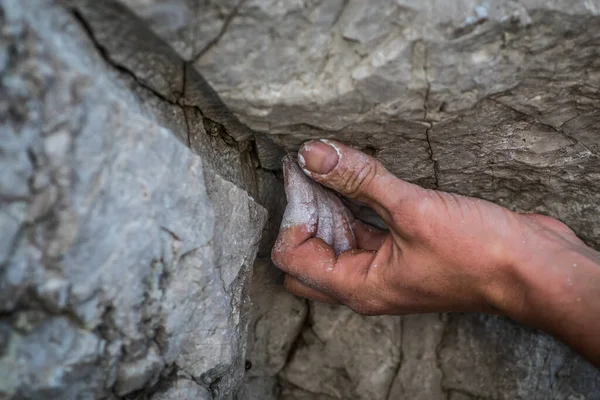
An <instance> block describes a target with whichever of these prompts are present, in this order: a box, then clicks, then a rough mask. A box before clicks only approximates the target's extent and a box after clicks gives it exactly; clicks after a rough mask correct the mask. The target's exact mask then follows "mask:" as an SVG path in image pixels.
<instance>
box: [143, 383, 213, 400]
mask: <svg viewBox="0 0 600 400" xmlns="http://www.w3.org/2000/svg"><path fill="white" fill-rule="evenodd" d="M211 399H212V396H211V395H210V393H209V392H208V390H206V389H205V388H204V387H202V386H200V385H198V384H197V383H195V382H193V381H191V380H190V379H186V378H178V379H177V380H175V381H174V382H172V383H171V385H170V386H169V388H168V389H166V390H165V391H160V392H157V393H156V394H154V395H153V396H152V397H150V400H211Z"/></svg>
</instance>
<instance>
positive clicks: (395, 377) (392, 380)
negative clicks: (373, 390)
mask: <svg viewBox="0 0 600 400" xmlns="http://www.w3.org/2000/svg"><path fill="white" fill-rule="evenodd" d="M398 318H399V320H400V322H399V325H400V329H399V330H400V343H399V346H398V347H399V348H400V359H399V360H398V365H397V366H396V370H395V371H394V376H393V377H392V379H391V380H390V385H389V386H388V389H387V394H386V395H385V398H386V400H393V399H392V398H391V396H392V388H393V387H394V383H396V380H398V381H399V382H400V380H399V379H398V375H400V369H401V368H402V361H404V353H403V351H402V341H403V340H404V320H403V319H402V317H398ZM400 385H402V383H401V382H400ZM402 392H404V390H402Z"/></svg>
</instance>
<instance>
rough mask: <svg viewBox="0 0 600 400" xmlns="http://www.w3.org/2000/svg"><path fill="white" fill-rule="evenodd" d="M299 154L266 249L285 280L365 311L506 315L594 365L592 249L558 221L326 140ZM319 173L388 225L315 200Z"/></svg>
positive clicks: (298, 289)
mask: <svg viewBox="0 0 600 400" xmlns="http://www.w3.org/2000/svg"><path fill="white" fill-rule="evenodd" d="M298 159H299V164H300V167H301V168H302V170H303V171H304V174H305V175H306V176H302V174H301V173H300V172H299V171H300V170H299V169H298V167H297V166H295V164H294V165H292V164H291V163H293V162H294V161H292V160H289V159H288V160H287V161H286V163H287V164H284V167H285V169H286V174H285V175H286V177H285V179H286V194H287V196H288V209H287V210H286V216H284V221H283V223H282V229H281V231H280V233H279V237H278V239H277V242H276V244H275V247H274V248H273V252H272V257H273V261H274V263H275V264H276V265H277V266H278V267H279V268H280V269H282V270H283V271H285V272H286V278H285V285H286V287H287V289H288V290H289V291H291V292H292V293H294V294H296V295H298V296H302V297H306V298H310V299H313V300H317V301H324V302H330V303H341V304H345V305H347V306H348V307H350V308H351V309H353V310H354V311H356V312H358V313H360V314H365V315H376V314H396V315H400V314H413V313H429V312H451V311H475V312H488V313H500V314H505V315H507V316H509V317H510V318H513V319H515V320H517V321H520V322H522V323H524V324H528V325H531V326H534V327H537V328H539V329H542V330H545V331H547V332H549V333H551V334H553V335H555V336H557V337H558V338H560V339H562V340H563V341H565V342H566V343H567V344H569V345H570V346H571V347H572V348H574V349H575V350H576V351H578V352H580V353H581V354H583V355H584V356H585V357H586V358H587V359H588V360H590V361H591V362H592V363H594V364H595V365H596V366H600V318H599V316H600V253H599V252H597V251H595V250H593V249H591V248H589V247H587V246H586V245H585V244H584V243H583V242H582V241H581V240H580V239H579V238H577V236H576V235H575V234H574V233H573V231H572V230H571V229H570V228H568V227H567V226H566V225H564V224H563V223H562V222H560V221H558V220H556V219H553V218H550V217H546V216H542V215H535V214H518V213H514V212H511V211H509V210H507V209H505V208H503V207H500V206H498V205H496V204H493V203H490V202H487V201H484V200H479V199H475V198H469V197H463V196H459V195H455V194H450V193H444V192H439V191H433V190H427V189H423V188H421V187H419V186H416V185H413V184H410V183H408V182H405V181H403V180H401V179H398V178H396V177H395V176H393V175H392V174H391V173H390V172H388V171H387V170H386V169H385V168H384V167H383V166H382V165H381V164H380V163H379V162H377V161H376V160H375V159H373V158H371V157H369V156H367V155H365V154H363V153H361V152H359V151H357V150H355V149H352V148H351V147H348V146H345V145H343V144H341V143H337V142H333V141H310V142H307V143H305V144H304V145H303V147H302V148H301V149H300V152H299V156H298ZM307 176H308V177H310V178H311V179H307ZM318 184H320V185H323V186H326V187H328V188H330V189H331V190H333V191H335V192H337V193H339V194H341V195H343V196H346V197H349V198H352V199H355V200H358V201H360V202H362V203H365V204H367V205H368V206H370V207H371V208H373V209H374V210H375V211H376V212H377V213H378V214H379V215H380V216H381V218H382V219H383V220H384V221H385V222H386V224H387V225H388V227H389V232H382V231H378V230H376V229H374V228H372V227H370V226H367V225H365V224H363V223H361V222H360V221H358V220H352V216H351V214H350V213H349V211H347V210H346V209H345V207H344V206H343V205H342V204H341V203H337V202H335V201H333V200H331V199H330V200H327V201H324V202H323V201H321V207H320V210H319V207H318V206H317V203H318V201H317V199H318V198H320V199H323V198H329V196H331V193H329V191H326V190H324V189H323V188H322V187H320V185H318ZM300 188H304V189H302V190H300ZM320 191H322V192H323V193H325V194H323V193H321V194H320V195H319V194H318V193H319V192H320ZM319 196H320V197H319ZM323 204H325V207H330V210H329V211H325V210H324V206H323ZM311 210H312V211H311ZM322 215H326V216H325V217H322ZM334 220H337V221H338V223H337V224H334V225H332V226H331V227H330V228H328V229H326V228H325V227H324V225H326V224H331V222H330V221H334ZM319 224H321V226H319ZM324 229H325V231H328V232H332V233H331V234H330V235H329V236H325V235H323V234H321V233H319V232H323V230H324ZM333 238H337V239H335V240H337V242H335V241H334V239H333ZM340 242H343V243H344V246H342V248H343V249H342V248H340V246H339V243H340ZM336 250H337V251H336ZM341 250H345V251H341Z"/></svg>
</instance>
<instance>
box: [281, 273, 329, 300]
mask: <svg viewBox="0 0 600 400" xmlns="http://www.w3.org/2000/svg"><path fill="white" fill-rule="evenodd" d="M284 285H285V288H286V289H287V290H288V291H289V292H290V293H292V294H294V295H296V296H299V297H304V298H307V299H310V300H315V301H320V302H323V303H329V304H339V301H337V300H335V299H334V298H333V297H331V296H328V295H326V294H325V293H322V292H319V291H318V290H315V289H313V288H311V287H310V286H308V285H305V284H304V283H302V282H301V281H299V280H298V279H296V278H294V277H293V276H291V275H286V276H285V280H284Z"/></svg>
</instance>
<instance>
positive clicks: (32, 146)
mask: <svg viewBox="0 0 600 400" xmlns="http://www.w3.org/2000/svg"><path fill="white" fill-rule="evenodd" d="M88 11H89V10H88ZM90 13H91V11H90ZM0 15H1V16H2V17H1V18H0V24H1V26H2V27H1V29H0V32H1V33H0V54H2V57H1V58H2V62H1V63H0V76H1V77H2V79H1V81H0V82H1V85H2V88H1V92H2V95H1V96H0V120H1V123H2V129H0V137H1V140H0V166H1V169H2V172H1V173H0V176H1V178H0V182H1V183H0V224H1V227H0V229H1V230H2V232H3V234H2V236H1V237H0V251H1V253H0V258H1V259H2V260H1V262H2V264H1V269H0V285H1V292H0V293H1V294H0V296H1V298H2V301H1V304H2V305H1V307H2V317H1V318H0V332H1V333H0V337H1V340H0V376H1V378H0V397H2V398H6V399H15V400H16V399H49V398H52V399H57V400H59V399H71V398H81V399H101V398H107V397H109V395H110V396H113V394H114V395H116V396H125V395H128V394H130V393H133V392H136V393H137V394H136V395H145V394H144V393H150V392H152V391H153V389H152V387H153V386H154V385H155V384H156V383H157V381H158V384H157V385H158V386H160V387H161V388H166V389H165V390H163V394H165V393H166V394H165V396H171V397H173V398H184V397H179V396H180V395H179V394H178V393H179V391H180V390H181V396H187V395H189V394H190V393H193V394H194V396H196V397H198V396H203V397H204V398H223V399H225V398H231V397H232V396H233V395H234V394H235V392H236V391H237V387H238V386H239V383H240V381H241V378H242V374H243V371H244V367H243V364H244V352H245V337H246V328H247V323H248V320H249V315H248V314H249V311H248V309H249V301H248V298H247V285H248V280H249V277H250V276H251V274H250V267H251V265H252V263H253V260H254V256H255V254H256V251H257V249H258V244H259V241H260V238H261V233H262V227H263V225H264V222H265V216H266V213H265V210H264V209H263V208H262V207H261V206H259V205H258V204H257V203H256V202H255V201H254V200H253V199H252V198H251V197H250V196H249V195H248V193H247V192H246V190H244V188H242V187H239V186H236V184H235V183H232V182H231V181H229V180H227V178H230V179H233V178H234V177H235V176H243V173H244V172H243V171H242V169H243V168H246V170H247V171H251V169H252V165H253V164H252V163H250V164H249V166H248V167H245V166H244V167H243V166H242V164H237V165H227V168H229V169H228V171H231V173H230V174H229V175H228V176H227V177H223V176H221V175H219V173H218V172H215V170H214V169H216V167H217V166H218V165H216V164H215V165H207V164H205V163H204V162H203V157H204V154H203V153H202V152H200V154H199V155H198V154H195V153H194V152H193V151H192V150H190V149H189V148H187V147H186V146H185V145H184V144H183V143H182V141H181V140H180V139H183V138H187V136H188V132H187V130H188V125H187V124H186V120H185V118H186V116H185V113H184V110H183V109H182V107H181V106H179V105H177V104H176V103H174V102H173V101H172V99H171V98H170V97H169V95H168V91H169V90H171V89H169V85H170V84H175V83H176V82H177V81H176V80H170V79H164V80H161V79H159V78H156V76H152V74H155V73H156V74H161V73H162V72H159V70H160V68H161V67H160V65H163V66H164V65H167V64H169V63H170V62H174V63H175V64H176V63H177V62H179V63H180V65H183V62H182V61H181V60H179V61H177V60H178V59H177V58H170V56H169V57H166V58H165V57H164V54H166V53H168V51H171V50H170V47H168V46H166V45H165V46H166V47H164V46H163V47H160V46H158V47H151V48H146V49H144V50H143V51H142V49H141V48H137V49H136V48H132V47H131V46H138V45H140V43H136V42H135V40H134V39H135V37H128V38H129V39H131V40H130V41H121V42H120V43H119V45H120V46H119V47H117V48H115V49H113V53H111V56H114V59H115V60H126V61H128V62H132V60H134V61H135V62H134V64H136V65H137V67H138V68H139V70H140V71H142V72H144V71H145V72H146V74H145V75H143V74H142V75H140V76H137V75H136V73H137V72H138V71H137V70H136V73H134V72H132V71H129V70H127V69H126V68H125V67H123V66H121V65H119V64H115V63H114V62H113V61H114V60H113V59H112V58H111V57H110V56H109V55H108V54H107V50H106V48H104V47H102V46H101V45H100V44H99V43H98V42H96V41H95V40H96V37H95V36H94V33H95V34H97V35H98V36H99V37H106V36H105V31H103V30H102V29H103V26H104V28H105V29H110V28H112V27H114V26H115V25H114V24H115V23H116V22H118V21H110V20H104V23H105V24H104V25H102V24H101V23H99V22H98V26H97V27H96V28H97V29H96V30H94V31H92V28H91V25H90V23H89V22H88V21H87V20H86V19H85V15H84V14H83V13H82V12H81V10H77V9H71V8H67V7H66V6H63V5H62V4H61V5H59V4H56V3H55V2H53V1H50V0H34V1H30V2H20V1H12V0H2V1H0ZM90 15H91V14H90ZM94 15H97V14H94ZM111 15H114V14H111ZM100 20H101V18H100V17H99V20H98V21H100ZM119 27H120V28H122V29H126V28H127V27H126V24H125V23H123V24H121V25H119ZM113 34H115V35H117V33H115V32H113ZM125 36H127V35H125ZM150 42H151V41H148V43H150ZM132 43H133V44H132ZM165 48H166V49H168V51H167V50H165ZM151 52H154V53H152V54H150V53H151ZM161 52H162V53H161ZM165 52H166V53H165ZM171 52H172V51H171ZM161 54H162V55H161ZM172 54H174V53H173V52H172ZM138 55H143V57H142V56H139V57H137V58H135V57H134V56H138ZM132 57H133V58H132ZM160 57H163V58H162V59H165V60H168V62H169V63H167V62H166V61H165V62H164V63H162V64H161V63H160V62H159V60H161V58H160ZM169 65H170V64H169ZM165 71H166V72H165V74H166V73H169V74H170V73H172V72H173V70H172V69H168V68H167V69H166V70H165ZM177 73H179V74H180V75H181V74H182V73H183V69H182V68H179V69H178V70H177ZM140 82H141V83H140ZM161 82H162V83H161ZM162 91H165V93H166V94H165V95H163V94H162V93H161V92H162ZM202 151H204V152H206V153H207V154H208V150H207V149H202ZM235 154H237V155H238V156H239V154H240V152H238V150H237V149H236V150H235ZM236 168H237V169H236ZM223 171H224V170H223ZM246 173H248V172H246ZM246 181H249V180H246ZM248 187H251V185H248ZM215 219H217V220H218V221H219V223H216V221H215ZM226 220H227V223H225V221H226ZM221 222H223V223H221ZM5 233H6V234H5ZM230 237H231V238H232V241H231V242H230V241H229V239H230ZM233 239H235V243H234V241H233ZM174 369H176V370H180V371H185V372H186V374H187V375H186V376H187V377H188V379H193V380H194V381H195V382H198V383H197V384H196V383H195V385H197V386H198V387H196V388H195V389H192V388H189V387H187V386H186V385H184V384H182V385H181V386H178V385H176V383H177V382H175V381H173V380H172V379H171V377H170V375H169V374H170V373H171V372H170V371H172V370H174Z"/></svg>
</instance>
